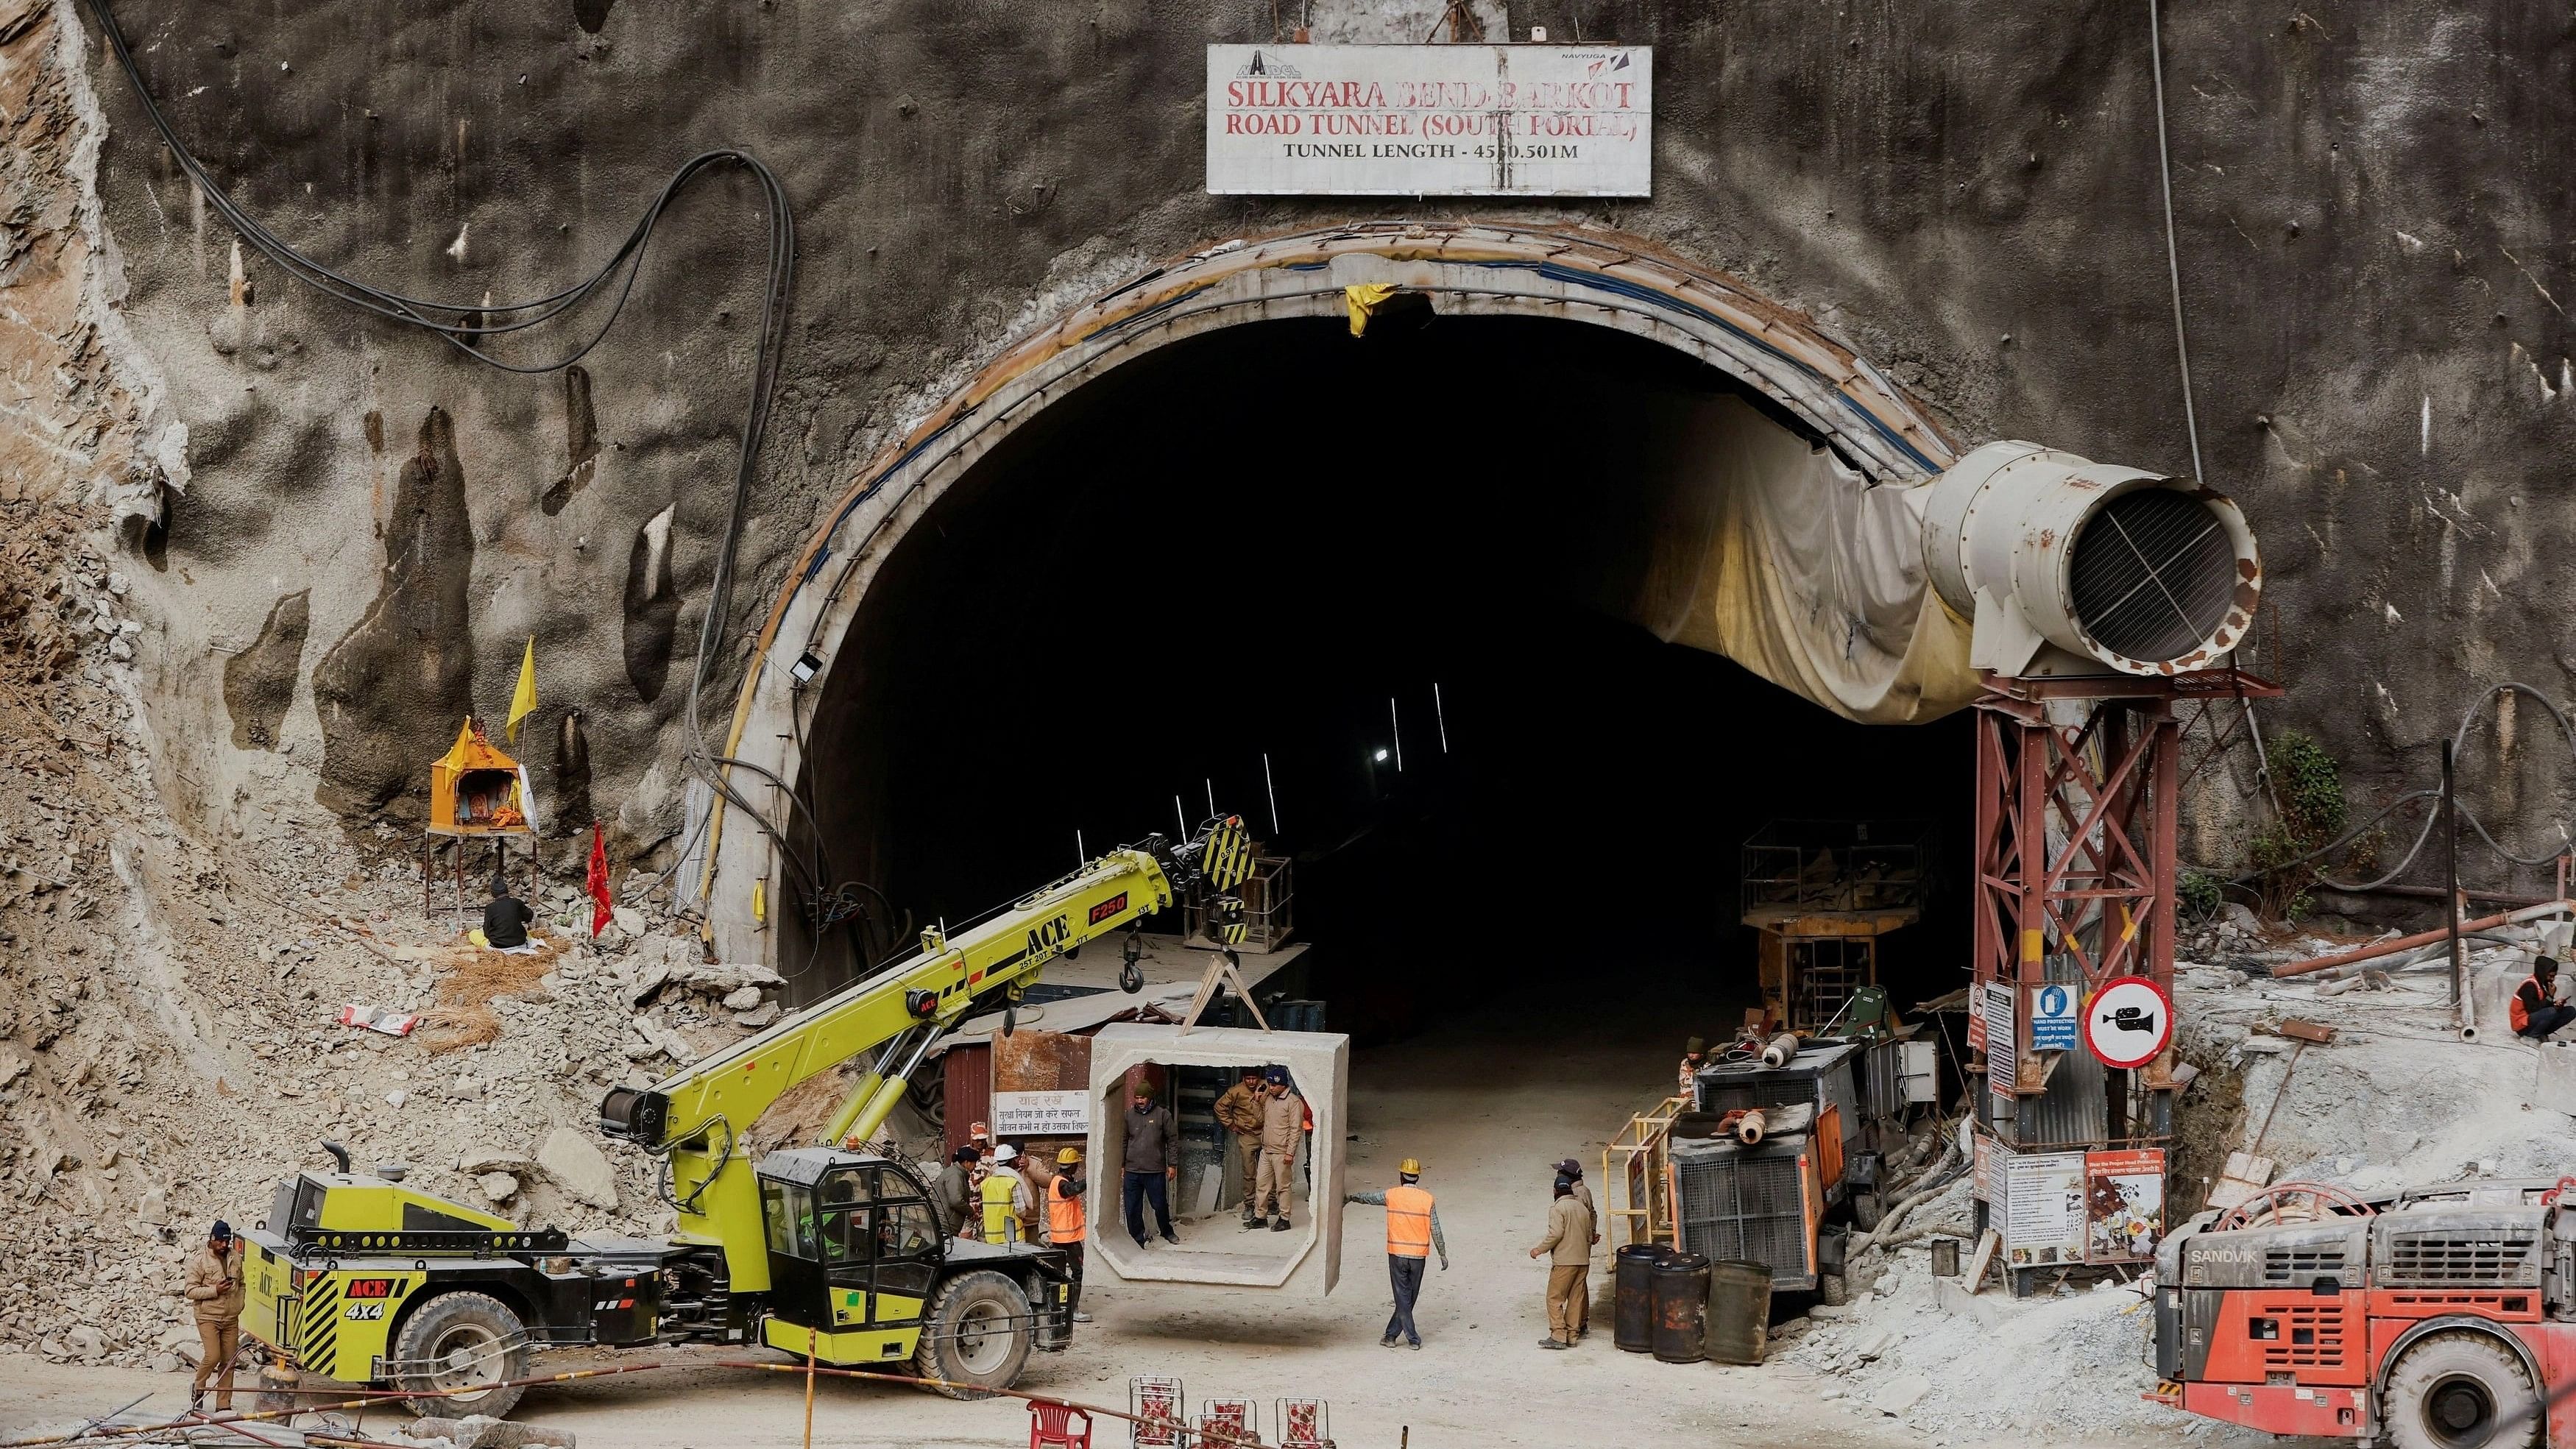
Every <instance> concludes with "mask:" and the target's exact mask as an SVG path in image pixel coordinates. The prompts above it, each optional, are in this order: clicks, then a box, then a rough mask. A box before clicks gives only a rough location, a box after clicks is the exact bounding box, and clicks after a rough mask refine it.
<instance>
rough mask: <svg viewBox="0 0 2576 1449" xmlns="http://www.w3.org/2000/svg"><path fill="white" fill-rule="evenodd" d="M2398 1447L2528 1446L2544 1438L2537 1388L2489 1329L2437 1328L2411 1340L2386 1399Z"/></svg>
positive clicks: (2517, 1448)
mask: <svg viewBox="0 0 2576 1449" xmlns="http://www.w3.org/2000/svg"><path fill="white" fill-rule="evenodd" d="M2382 1402H2383V1403H2384V1404H2385V1405H2386V1410H2387V1412H2386V1420H2387V1424H2388V1437H2389V1439H2390V1441H2391V1442H2392V1443H2393V1444H2395V1446H2396V1449H2481V1446H2486V1449H2529V1446H2532V1445H2536V1444H2538V1443H2539V1442H2540V1428H2541V1422H2540V1420H2541V1414H2540V1393H2539V1391H2538V1390H2537V1389H2535V1388H2534V1387H2533V1386H2532V1382H2531V1375H2530V1373H2529V1372H2528V1371H2526V1370H2525V1369H2524V1368H2523V1366H2522V1360H2521V1359H2520V1358H2519V1357H2517V1356H2516V1355H2515V1354H2514V1351H2513V1350H2512V1349H2509V1348H2507V1347H2505V1346H2504V1345H2503V1344H2501V1343H2498V1342H2496V1340H2495V1339H2494V1338H2492V1337H2490V1336H2489V1335H2487V1334H2484V1333H2475V1332H2468V1333H2436V1334H2431V1335H2428V1336H2427V1337H2424V1338H2421V1339H2418V1340H2416V1341H2415V1342H2414V1343H2412V1344H2409V1345H2407V1348H2406V1352H2405V1355H2404V1356H2403V1357H2401V1358H2399V1359H2398V1360H2397V1367H2396V1368H2395V1369H2393V1370H2391V1371H2390V1372H2389V1375H2388V1387H2387V1389H2386V1390H2385V1397H2384V1399H2383V1401H2382Z"/></svg>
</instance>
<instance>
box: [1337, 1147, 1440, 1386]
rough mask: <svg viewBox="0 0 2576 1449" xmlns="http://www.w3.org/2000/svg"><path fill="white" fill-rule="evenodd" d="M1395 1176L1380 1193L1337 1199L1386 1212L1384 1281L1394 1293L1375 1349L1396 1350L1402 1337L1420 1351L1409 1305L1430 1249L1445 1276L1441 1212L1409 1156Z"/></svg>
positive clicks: (1418, 1291) (1418, 1292) (1419, 1287)
mask: <svg viewBox="0 0 2576 1449" xmlns="http://www.w3.org/2000/svg"><path fill="white" fill-rule="evenodd" d="M1395 1175H1396V1185H1395V1186H1393V1187H1390V1188H1388V1189H1387V1190H1386V1191H1384V1192H1354V1193H1346V1194H1344V1195H1343V1199H1342V1200H1343V1201H1345V1202H1357V1203H1366V1204H1368V1205H1369V1206H1371V1207H1382V1208H1384V1209H1386V1276H1387V1281H1388V1282H1389V1283H1390V1284H1392V1285H1393V1286H1394V1289H1395V1315H1394V1316H1393V1317H1391V1318H1389V1319H1387V1321H1386V1336H1385V1337H1383V1338H1381V1339H1379V1340H1378V1341H1377V1346H1378V1347H1380V1348H1393V1347H1395V1339H1396V1335H1397V1334H1399V1333H1401V1334H1403V1335H1404V1341H1405V1344H1406V1346H1408V1347H1411V1348H1420V1347H1422V1333H1421V1330H1419V1329H1417V1328H1415V1327H1414V1326H1413V1300H1414V1299H1415V1298H1417V1297H1419V1296H1420V1295H1421V1293H1422V1269H1423V1266H1424V1264H1425V1263H1426V1262H1427V1261H1428V1260H1429V1259H1430V1257H1431V1254H1432V1252H1433V1250H1435V1249H1437V1250H1438V1251H1439V1254H1440V1271H1441V1272H1443V1273H1446V1272H1448V1271H1449V1240H1448V1239H1447V1238H1444V1237H1442V1236H1441V1235H1440V1209H1439V1208H1437V1207H1435V1206H1434V1205H1433V1204H1432V1200H1431V1194H1430V1193H1429V1192H1428V1191H1427V1190H1425V1189H1424V1188H1423V1187H1422V1185H1421V1183H1422V1164H1421V1163H1419V1162H1416V1161H1415V1160H1413V1159H1412V1158H1410V1157H1408V1158H1406V1159H1404V1160H1403V1161H1402V1162H1399V1163H1397V1164H1396V1166H1395Z"/></svg>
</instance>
